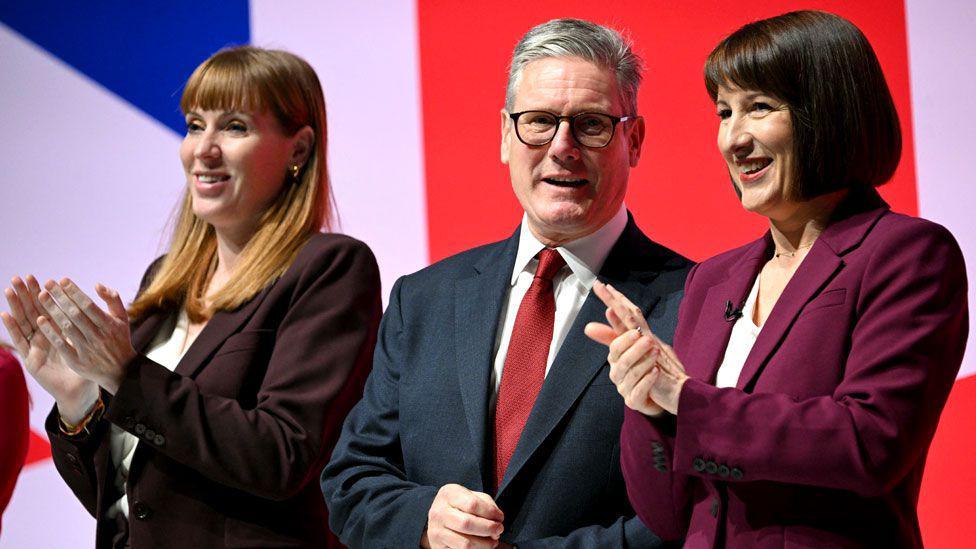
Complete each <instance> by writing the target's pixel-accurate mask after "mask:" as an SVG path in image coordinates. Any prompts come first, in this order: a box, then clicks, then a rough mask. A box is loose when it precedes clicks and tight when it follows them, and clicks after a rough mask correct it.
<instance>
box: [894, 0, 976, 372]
mask: <svg viewBox="0 0 976 549" xmlns="http://www.w3.org/2000/svg"><path fill="white" fill-rule="evenodd" d="M905 8H906V9H905V13H906V18H907V25H908V46H909V66H910V69H911V85H912V109H913V114H914V120H913V122H914V126H915V157H916V158H915V161H916V164H915V165H916V170H917V174H918V176H917V177H918V208H919V215H920V216H922V217H925V218H927V219H931V220H932V221H936V222H938V223H941V224H942V225H945V226H946V227H947V228H948V229H949V230H950V231H952V234H953V235H955V237H956V239H957V240H958V241H959V245H960V246H961V247H962V251H963V254H964V255H965V257H966V267H967V270H968V271H969V273H968V274H969V304H970V311H972V310H973V308H972V305H973V304H974V303H976V222H973V219H974V218H976V172H974V170H973V158H974V151H973V147H974V144H976V118H974V116H973V113H974V107H976V105H974V101H976V61H974V60H976V2H973V1H972V0H942V1H940V2H931V1H930V0H907V2H906V5H905ZM972 322H973V319H972V318H970V323H972ZM972 374H976V330H973V329H970V330H969V344H968V348H967V353H966V358H965V360H964V361H963V365H962V370H961V371H960V372H959V375H960V377H962V376H966V375H972Z"/></svg>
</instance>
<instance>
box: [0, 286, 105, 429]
mask: <svg viewBox="0 0 976 549" xmlns="http://www.w3.org/2000/svg"><path fill="white" fill-rule="evenodd" d="M11 285H12V286H13V288H7V289H5V290H4V297H6V298H7V304H8V305H9V306H10V312H9V313H0V319H2V320H3V325H4V326H5V327H6V328H7V332H8V333H9V334H10V338H11V340H12V342H13V344H14V348H15V349H17V352H18V353H19V354H20V356H22V357H24V366H25V367H26V368H27V372H28V373H29V374H30V375H31V377H33V378H34V379H35V380H37V382H38V383H39V384H40V385H41V387H42V388H43V389H44V390H45V391H47V392H48V393H49V394H50V395H51V396H52V397H54V399H55V400H56V401H57V403H58V413H60V414H61V417H62V418H64V420H65V421H66V422H68V423H77V422H78V421H80V420H81V419H82V418H84V417H85V415H86V414H87V413H88V411H89V410H90V409H91V407H92V406H93V405H94V404H95V401H96V400H98V392H99V389H98V385H96V384H95V383H94V382H92V381H89V380H87V379H85V378H83V377H81V376H80V375H78V374H76V373H75V372H74V371H72V370H71V368H69V367H68V365H67V364H66V363H65V362H64V360H62V359H61V357H60V356H59V355H58V353H57V351H56V350H55V349H54V348H53V347H52V346H51V343H50V342H49V341H48V340H47V338H46V337H44V333H43V332H42V331H41V330H40V329H39V328H38V326H37V319H38V318H39V317H41V316H47V315H45V314H44V313H43V312H42V311H44V308H43V307H42V306H41V304H40V301H39V299H38V295H39V294H40V292H41V286H40V284H38V282H37V279H35V278H34V277H33V276H31V275H28V276H27V277H26V280H22V279H21V278H20V277H14V278H13V279H12V280H11Z"/></svg>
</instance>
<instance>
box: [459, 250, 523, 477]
mask: <svg viewBox="0 0 976 549" xmlns="http://www.w3.org/2000/svg"><path fill="white" fill-rule="evenodd" d="M517 250H518V232H516V233H515V235H513V236H512V237H511V238H509V239H508V240H506V241H505V242H504V244H503V245H502V246H501V247H500V248H498V249H497V250H496V251H494V253H489V254H488V255H486V256H485V257H484V258H482V260H481V261H479V262H478V263H477V264H476V265H475V273H474V274H473V275H472V276H471V277H469V278H464V279H461V280H458V281H456V282H455V283H454V349H455V352H456V355H457V365H458V367H457V373H458V384H459V386H460V390H461V400H462V402H463V404H464V415H465V418H466V419H467V422H468V429H469V431H470V432H471V442H472V451H473V455H474V457H475V460H476V463H477V464H478V465H479V466H480V467H481V473H482V474H481V480H482V482H483V483H484V482H486V480H487V479H486V477H485V474H486V472H487V469H486V467H485V457H486V456H487V453H486V443H487V441H489V440H490V439H491V436H492V435H491V434H489V432H488V397H489V395H490V394H491V392H492V391H491V390H490V387H491V383H492V380H491V372H492V360H493V359H494V350H495V338H496V334H497V332H498V315H499V313H500V311H501V306H502V300H503V299H504V296H505V290H506V288H507V287H508V285H509V284H510V282H511V276H512V268H513V265H514V263H515V254H516V252H517ZM481 489H484V487H483V486H482V487H481Z"/></svg>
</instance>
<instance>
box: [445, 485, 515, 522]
mask: <svg viewBox="0 0 976 549" xmlns="http://www.w3.org/2000/svg"><path fill="white" fill-rule="evenodd" d="M447 503H448V505H450V506H451V507H453V508H455V509H458V510H459V511H464V512H465V513H469V514H472V515H476V516H479V517H482V518H486V519H489V520H504V514H502V510H501V509H499V508H498V505H496V504H495V501H494V500H492V499H491V496H489V497H488V498H487V499H486V498H482V497H478V496H477V495H476V493H475V492H472V491H471V490H468V489H466V488H462V489H461V490H456V491H453V492H451V493H450V494H448V498H447Z"/></svg>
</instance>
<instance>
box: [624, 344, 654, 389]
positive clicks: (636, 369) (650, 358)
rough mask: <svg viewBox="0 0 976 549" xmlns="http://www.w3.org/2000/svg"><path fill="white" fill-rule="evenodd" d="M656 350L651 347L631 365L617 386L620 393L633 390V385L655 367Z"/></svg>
mask: <svg viewBox="0 0 976 549" xmlns="http://www.w3.org/2000/svg"><path fill="white" fill-rule="evenodd" d="M658 352H659V351H658V350H657V348H654V349H651V350H650V351H648V352H647V353H646V354H644V355H643V356H641V357H640V358H639V359H638V360H637V362H635V363H634V365H633V366H631V368H630V369H629V370H628V371H627V374H626V375H624V378H623V379H622V380H621V382H620V384H619V385H618V386H617V388H618V389H620V393H621V395H624V396H626V395H628V394H630V393H631V392H633V390H634V387H636V386H637V384H638V383H639V382H640V381H641V380H642V379H644V377H646V376H647V374H649V373H650V372H651V370H653V369H654V368H655V364H656V361H657V354H658Z"/></svg>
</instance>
